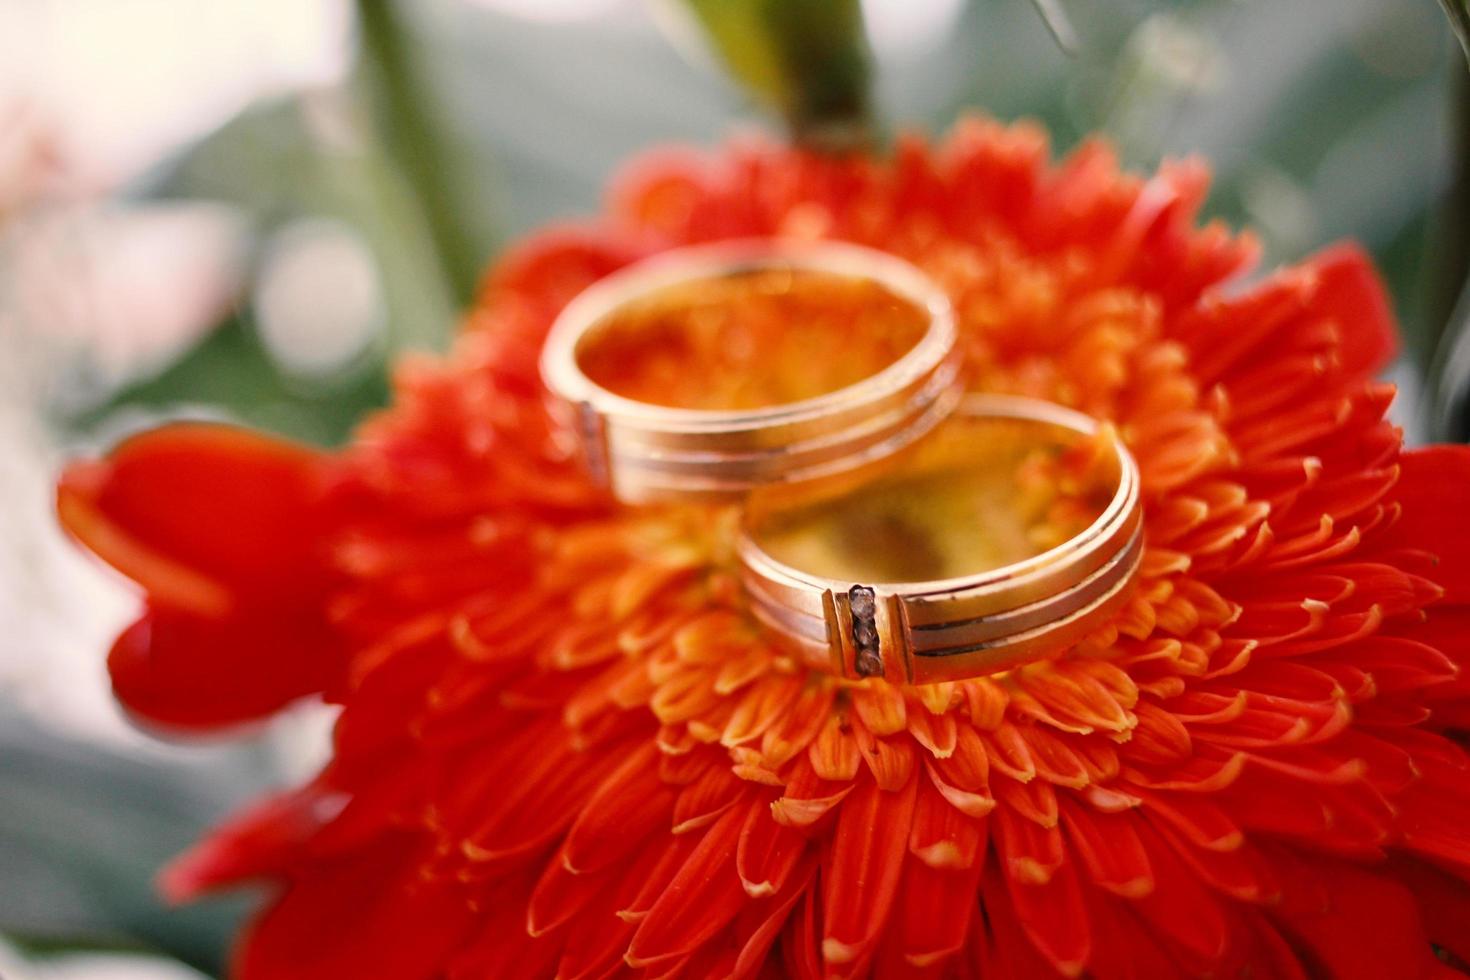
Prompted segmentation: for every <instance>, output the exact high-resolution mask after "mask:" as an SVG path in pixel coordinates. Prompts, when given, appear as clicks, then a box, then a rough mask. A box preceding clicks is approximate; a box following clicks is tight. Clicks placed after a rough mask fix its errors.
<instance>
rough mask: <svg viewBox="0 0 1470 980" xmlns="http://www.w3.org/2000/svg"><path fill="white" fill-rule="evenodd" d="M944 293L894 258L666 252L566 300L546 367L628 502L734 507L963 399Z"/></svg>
mask: <svg viewBox="0 0 1470 980" xmlns="http://www.w3.org/2000/svg"><path fill="white" fill-rule="evenodd" d="M960 368H961V356H960V353H959V351H958V350H957V348H956V333H955V324H954V314H953V311H952V310H951V308H950V303H949V300H948V298H947V297H946V295H945V294H944V292H943V290H941V289H940V288H939V287H938V286H936V285H935V284H934V283H933V282H931V281H930V280H929V278H928V277H927V276H925V275H924V274H923V273H922V272H920V271H919V270H918V269H916V268H914V267H913V266H911V265H909V264H908V263H907V262H904V261H903V260H901V259H899V258H896V257H895V256H892V255H888V254H885V253H883V252H878V251H874V250H872V249H868V248H863V247H860V246H857V245H849V244H842V243H836V242H810V243H798V242H790V241H782V240H776V239H772V240H749V241H734V242H723V243H719V244H715V245H706V246H695V247H690V248H682V249H675V250H672V251H668V252H664V253H661V254H659V255H657V256H655V257H654V258H651V259H648V260H645V261H643V262H640V263H637V264H635V265H633V266H630V267H628V268H626V269H623V270H620V271H619V272H616V273H614V274H612V275H610V276H608V277H606V278H604V279H602V280H600V281H599V282H597V283H595V284H594V285H592V286H591V287H589V288H588V289H587V290H585V291H584V292H583V293H581V294H580V295H579V296H578V297H576V298H575V299H574V300H573V301H572V302H571V303H570V304H569V305H568V306H567V307H566V309H565V310H564V311H563V312H562V313H561V315H560V316H559V317H558V318H557V320H556V322H555V323H554V324H553V326H552V328H551V332H550V334H549V335H548V338H547V341H546V346H545V348H544V350H543V353H542V359H541V374H542V378H543V379H544V381H545V383H546V385H547V387H548V389H550V391H551V393H552V394H553V395H554V396H555V399H554V400H553V403H552V405H553V411H554V413H555V414H556V415H557V416H558V417H559V419H560V421H561V422H562V423H563V425H564V426H565V428H566V429H567V430H569V431H571V432H573V433H575V434H576V437H577V439H576V441H577V443H578V446H579V449H580V453H581V455H582V457H583V459H584V461H585V463H586V466H587V468H588V470H589V472H590V473H591V474H592V475H593V477H594V479H596V480H598V481H599V482H600V483H602V484H604V485H606V486H608V487H609V488H610V489H611V490H612V492H613V494H614V495H615V496H616V497H617V498H618V499H619V500H622V501H624V502H626V503H647V502H656V501H672V500H721V499H724V500H729V499H738V498H739V497H740V496H741V495H742V494H743V493H745V492H746V491H749V490H751V489H752V488H754V487H757V486H762V485H767V484H786V483H794V482H800V481H810V480H816V479H818V478H822V477H827V476H831V475H833V474H837V473H841V472H843V471H846V470H851V469H853V468H855V467H859V466H862V465H864V464H866V463H869V462H871V461H873V460H877V459H881V458H883V457H886V456H889V455H891V454H893V453H894V452H896V451H897V450H899V449H901V448H902V447H904V446H906V445H908V444H910V443H912V442H913V441H914V440H916V439H918V438H919V437H920V436H922V435H924V434H925V433H927V432H929V431H930V430H932V429H933V428H934V427H935V426H936V425H937V424H938V423H939V422H941V421H942V420H943V419H944V418H945V417H946V416H948V415H949V414H950V413H951V412H952V411H953V410H954V407H955V405H956V404H958V402H959V401H960V399H961V397H962V395H963V380H962V378H961V376H960Z"/></svg>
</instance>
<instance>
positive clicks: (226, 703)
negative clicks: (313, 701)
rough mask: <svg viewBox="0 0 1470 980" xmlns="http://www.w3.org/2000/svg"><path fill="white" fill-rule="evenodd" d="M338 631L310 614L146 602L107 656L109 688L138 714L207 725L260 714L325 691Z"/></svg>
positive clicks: (335, 661)
mask: <svg viewBox="0 0 1470 980" xmlns="http://www.w3.org/2000/svg"><path fill="white" fill-rule="evenodd" d="M341 643H342V641H341V637H340V636H339V635H338V634H336V633H334V632H332V631H331V630H329V629H328V628H327V627H326V625H325V624H324V623H323V622H322V621H321V620H320V619H319V618H318V617H315V616H313V615H311V614H309V613H302V614H298V615H295V616H287V615H284V614H278V615H275V616H271V617H266V616H259V615H250V614H245V615H239V616H229V617H226V618H208V617H203V616H195V615H192V614H190V613H183V612H175V611H173V610H172V609H168V608H151V609H149V610H148V611H147V612H146V613H145V614H144V615H143V617H142V618H141V619H139V620H138V621H137V622H136V623H134V624H133V625H132V626H130V627H128V628H127V629H126V630H124V631H123V633H122V635H121V636H119V637H118V638H117V642H116V643H114V644H113V647H112V653H111V654H110V655H109V656H108V658H107V668H108V671H109V672H110V673H111V674H112V689H113V692H114V693H115V694H116V695H117V698H118V700H119V701H121V702H122V703H123V704H124V705H126V706H127V708H128V710H129V711H131V712H133V713H135V714H136V715H138V716H139V717H141V718H143V719H146V720H148V721H151V722H156V723H158V724H161V725H164V726H166V727H180V728H209V727H214V726H219V725H232V724H237V723H239V722H244V721H250V720H252V719H255V718H260V717H263V716H265V715H268V714H270V713H271V712H273V711H275V710H277V709H278V708H281V707H283V706H285V705H287V704H289V703H291V702H292V701H294V700H296V699H297V698H300V697H304V696H306V695H308V694H314V693H317V692H319V691H322V690H324V689H325V688H326V687H327V686H328V685H330V684H331V682H332V679H333V678H334V677H335V676H336V674H337V672H338V671H339V670H340V665H341V658H342V653H341Z"/></svg>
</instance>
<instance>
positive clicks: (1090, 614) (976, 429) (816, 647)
mask: <svg viewBox="0 0 1470 980" xmlns="http://www.w3.org/2000/svg"><path fill="white" fill-rule="evenodd" d="M957 339H958V338H957V333H956V328H955V321H954V313H953V310H952V308H951V306H950V302H949V299H948V297H947V296H946V294H945V293H944V291H943V290H942V289H940V288H939V287H938V286H937V285H935V284H934V283H933V282H932V281H931V280H930V279H929V278H928V277H927V276H925V275H924V274H923V273H922V272H920V271H919V270H918V269H916V268H915V267H913V266H912V265H910V264H908V263H907V262H904V261H903V260H901V259H899V258H897V257H895V256H892V255H887V254H884V253H881V252H877V251H874V250H872V249H868V248H863V247H859V246H856V245H848V244H840V243H834V242H824V243H794V242H786V241H777V240H752V241H734V242H725V243H720V244H716V245H709V246H696V247H691V248H684V249H677V250H674V251H670V252H665V253H662V254H660V255H658V256H656V257H654V258H652V259H649V260H646V261H644V262H641V263H638V264H636V265H633V266H630V267H628V268H626V269H623V270H621V271H619V272H617V273H614V274H612V275H610V276H608V277H606V278H604V279H602V280H601V281H599V282H597V283H595V284H594V285H593V286H591V287H590V288H588V289H587V290H586V291H584V292H583V293H582V294H581V295H579V296H578V297H577V298H576V299H574V300H573V301H572V302H571V303H570V304H569V305H568V306H567V307H566V309H565V310H564V311H563V312H562V314H561V315H560V317H559V318H558V319H557V321H556V323H555V324H554V325H553V327H552V329H551V333H550V335H549V336H548V338H547V342H546V347H545V349H544V351H543V354H542V361H541V371H542V376H543V379H544V380H545V382H546V385H547V387H548V389H549V390H550V392H551V394H552V395H553V396H554V397H553V399H552V407H553V411H554V412H555V413H556V415H557V416H558V417H559V418H560V420H561V421H562V422H563V424H564V425H565V426H566V428H567V429H568V430H569V431H572V432H574V433H575V434H576V436H577V440H576V443H577V446H578V448H579V451H580V453H581V456H582V458H583V461H584V463H585V465H586V466H587V468H588V471H589V472H590V473H591V475H592V476H593V478H594V479H596V480H597V481H599V482H600V483H602V484H604V485H606V486H607V487H608V488H609V489H610V490H611V491H612V493H613V494H614V495H615V496H616V497H617V498H618V499H619V500H621V501H623V502H625V503H630V504H644V503H657V502H679V501H690V500H708V501H722V500H741V501H743V502H744V515H743V520H742V528H741V535H740V540H739V544H738V548H737V554H738V557H739V562H740V566H741V582H742V586H743V588H744V591H745V595H746V597H747V599H748V601H749V605H750V609H751V611H752V613H753V614H754V615H755V616H756V617H757V618H758V619H759V620H760V621H761V622H762V623H763V624H765V625H766V626H767V627H769V628H770V629H771V630H772V631H773V632H774V633H775V634H776V636H777V637H778V638H779V639H780V641H781V642H782V643H783V645H784V646H785V647H786V648H787V649H789V650H791V651H792V652H793V653H795V654H797V655H798V656H799V657H801V659H802V660H804V661H805V662H806V663H808V664H810V665H812V666H813V667H817V668H819V669H825V670H829V671H832V672H835V673H838V674H841V675H843V676H846V677H850V678H864V677H884V678H887V679H888V680H890V681H894V682H900V683H913V684H923V683H931V682H934V681H940V680H951V679H957V678H963V677H973V676H978V675H982V674H990V673H995V672H997V671H1003V670H1008V669H1011V668H1013V667H1016V666H1019V665H1021V664H1025V663H1028V662H1032V661H1036V660H1040V659H1044V658H1047V657H1049V656H1054V655H1056V654H1058V653H1059V652H1061V651H1062V650H1065V649H1066V648H1067V647H1068V646H1070V645H1072V644H1075V643H1076V642H1078V641H1079V640H1081V639H1082V638H1084V637H1085V636H1086V635H1088V633H1089V632H1091V631H1092V630H1094V629H1096V628H1097V627H1098V626H1099V625H1100V624H1102V623H1103V622H1104V621H1105V620H1106V619H1107V617H1109V616H1110V615H1111V614H1112V613H1113V612H1114V611H1115V610H1116V609H1117V608H1118V607H1119V605H1120V604H1121V603H1122V602H1123V601H1124V600H1125V599H1126V596H1127V590H1128V587H1129V585H1130V584H1131V582H1132V579H1133V577H1134V574H1135V572H1136V571H1137V568H1138V565H1139V561H1140V558H1141V555H1142V515H1141V509H1140V496H1139V476H1138V468H1137V466H1136V465H1135V463H1134V461H1133V458H1132V457H1131V456H1130V455H1129V453H1128V451H1127V449H1126V448H1125V447H1124V446H1123V444H1122V442H1121V441H1120V440H1119V439H1118V437H1117V435H1116V433H1115V432H1113V430H1112V429H1111V427H1108V426H1105V425H1102V424H1101V423H1099V422H1098V421H1097V420H1095V419H1092V418H1090V417H1088V416H1085V415H1082V414H1079V413H1077V412H1074V411H1071V410H1070V409H1067V408H1064V407H1062V406H1060V405H1056V404H1053V403H1050V402H1044V401H1039V400H1035V399H1029V398H1021V397H1015V396H1006V395H974V394H971V395H966V393H965V379H964V377H963V372H962V368H963V363H962V357H961V354H960V351H959V349H958V346H957Z"/></svg>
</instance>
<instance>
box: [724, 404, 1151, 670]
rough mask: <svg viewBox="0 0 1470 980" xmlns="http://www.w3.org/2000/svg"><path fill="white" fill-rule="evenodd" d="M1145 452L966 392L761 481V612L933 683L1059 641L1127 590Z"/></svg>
mask: <svg viewBox="0 0 1470 980" xmlns="http://www.w3.org/2000/svg"><path fill="white" fill-rule="evenodd" d="M1142 548H1143V531H1142V513H1141V507H1140V500H1139V475H1138V468H1137V465H1136V464H1135V463H1134V461H1133V458H1132V456H1131V455H1129V453H1128V451H1127V449H1126V448H1124V446H1123V445H1122V443H1121V442H1120V441H1119V439H1118V437H1117V435H1116V433H1115V432H1114V431H1113V430H1112V428H1111V427H1106V426H1101V425H1100V424H1099V423H1098V422H1097V421H1096V420H1095V419H1092V418H1090V417H1088V416H1086V415H1082V414H1080V413H1077V412H1074V411H1071V410H1069V409H1066V408H1063V407H1062V406H1059V405H1055V404H1053V403H1050V402H1044V401H1037V400H1034V399H1028V398H1020V397H1012V396H1004V395H971V396H969V397H967V398H966V399H964V401H963V402H962V403H961V404H960V406H959V408H958V409H957V411H956V412H955V414H954V417H953V418H952V419H951V420H949V421H947V422H946V423H945V424H944V425H943V426H941V427H940V428H939V429H938V430H936V431H935V432H933V433H931V434H930V435H929V436H928V437H926V438H925V439H924V440H922V441H921V442H918V443H916V444H914V445H912V446H910V447H908V448H906V449H905V450H903V451H902V452H900V453H898V454H896V455H894V456H892V457H890V458H888V459H886V460H883V461H881V462H875V463H873V464H870V465H868V466H867V467H865V468H864V469H863V470H861V471H854V472H852V473H849V474H845V475H844V476H842V477H841V478H838V479H835V480H828V481H824V482H822V483H818V484H811V485H806V486H801V487H767V488H763V489H760V490H757V491H755V492H754V493H753V494H752V495H751V496H750V498H749V500H748V502H747V506H746V511H745V518H744V527H743V531H742V535H741V538H740V542H739V546H738V553H739V559H740V563H741V575H742V584H743V586H744V589H745V592H746V594H747V596H748V598H749V600H750V607H751V609H752V611H753V612H754V614H755V615H756V616H757V618H759V619H760V620H761V621H762V622H763V623H764V624H765V625H766V626H768V627H770V628H771V629H772V630H774V631H775V632H776V633H777V634H778V636H779V637H781V638H782V639H783V640H784V642H785V643H786V645H787V646H788V647H789V648H791V649H792V650H793V651H794V652H795V653H796V654H797V655H798V656H799V657H800V658H801V659H802V660H803V661H805V662H806V663H808V664H809V665H811V666H813V667H817V668H819V669H824V670H828V671H832V672H835V673H838V674H841V675H843V676H846V677H851V678H863V677H884V678H887V679H888V680H890V681H894V682H899V683H911V684H925V683H931V682H934V681H941V680H953V679H957V678H963V677H974V676H978V675H982V674H991V673H995V672H998V671H1002V670H1007V669H1010V668H1013V667H1016V666H1019V665H1021V664H1024V663H1028V662H1031V661H1035V660H1040V659H1044V658H1046V657H1048V656H1052V655H1055V654H1057V653H1059V652H1061V651H1062V650H1063V649H1065V648H1066V647H1068V646H1070V645H1071V644H1074V643H1076V642H1078V641H1079V640H1081V639H1082V638H1084V637H1085V636H1087V635H1088V633H1089V632H1090V631H1092V630H1093V629H1095V628H1097V627H1098V626H1099V625H1101V624H1102V623H1103V622H1105V620H1106V618H1107V617H1108V616H1110V615H1111V614H1112V613H1113V612H1115V611H1116V610H1117V609H1118V607H1119V606H1120V605H1121V604H1122V603H1123V602H1124V601H1125V600H1126V598H1127V595H1128V586H1129V584H1130V583H1131V581H1132V578H1133V575H1134V573H1135V571H1136V570H1137V568H1138V565H1139V561H1140V558H1141V555H1142Z"/></svg>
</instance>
